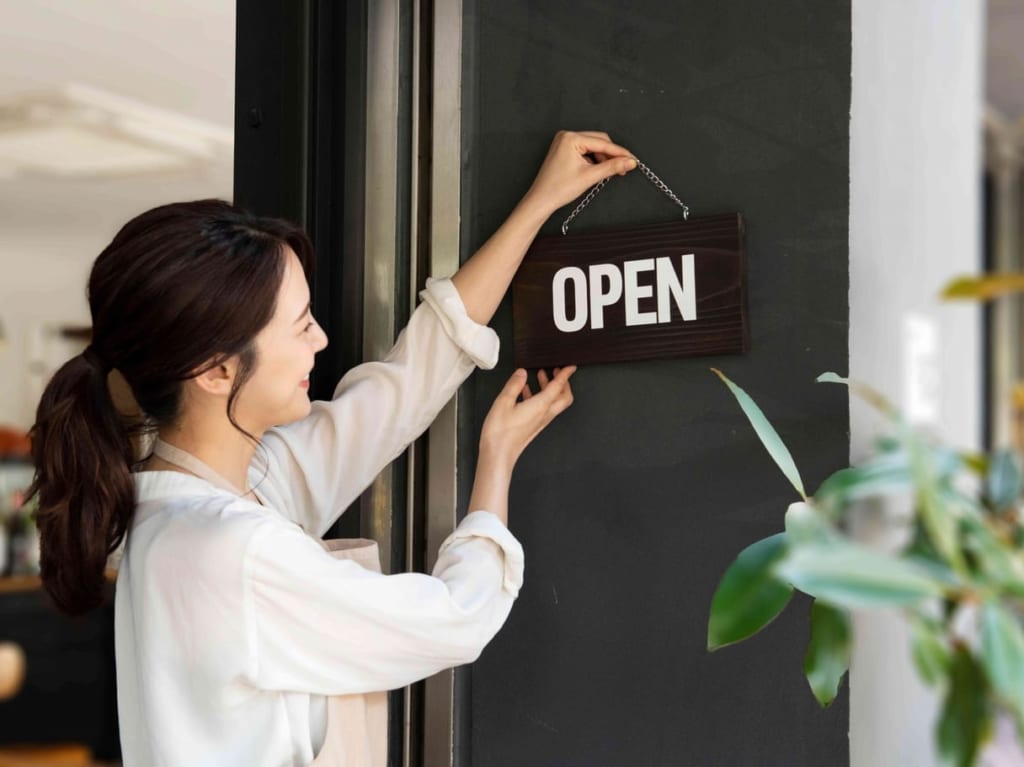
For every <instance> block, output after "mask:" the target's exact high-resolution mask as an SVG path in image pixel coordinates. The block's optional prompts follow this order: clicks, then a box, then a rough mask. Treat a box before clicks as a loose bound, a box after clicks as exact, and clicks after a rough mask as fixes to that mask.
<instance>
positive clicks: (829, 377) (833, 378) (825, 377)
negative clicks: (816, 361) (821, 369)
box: [814, 372, 850, 386]
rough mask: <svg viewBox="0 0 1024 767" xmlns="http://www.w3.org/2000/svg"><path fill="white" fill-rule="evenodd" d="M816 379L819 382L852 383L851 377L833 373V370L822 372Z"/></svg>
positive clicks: (847, 384)
mask: <svg viewBox="0 0 1024 767" xmlns="http://www.w3.org/2000/svg"><path fill="white" fill-rule="evenodd" d="M814 380H816V381H817V382H818V383H836V384H845V385H846V386H849V385H850V379H849V378H843V377H842V376H841V375H839V374H838V373H832V372H828V373H822V374H821V375H820V376H818V377H817V378H816V379H814Z"/></svg>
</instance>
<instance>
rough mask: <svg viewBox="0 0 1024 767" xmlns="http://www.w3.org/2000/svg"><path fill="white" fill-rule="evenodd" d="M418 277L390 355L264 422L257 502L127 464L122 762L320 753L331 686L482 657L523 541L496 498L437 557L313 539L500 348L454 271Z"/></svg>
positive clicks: (281, 758) (405, 678)
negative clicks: (385, 559)
mask: <svg viewBox="0 0 1024 767" xmlns="http://www.w3.org/2000/svg"><path fill="white" fill-rule="evenodd" d="M420 295H421V297H422V298H423V304H422V305H420V307H419V308H417V310H416V311H415V312H414V313H413V315H412V317H411V318H410V320H409V324H408V326H407V327H406V329H405V330H403V331H402V333H401V334H400V335H399V337H398V340H397V342H396V344H395V347H394V348H393V349H392V350H391V352H390V353H389V354H388V356H387V357H385V358H384V359H383V360H382V361H380V362H370V363H366V364H363V365H360V366H358V367H356V368H354V369H352V370H351V371H349V372H348V373H347V374H346V375H345V376H344V378H342V380H341V381H340V383H339V384H338V386H337V388H336V389H335V392H334V397H333V399H331V400H330V401H329V402H323V401H315V402H313V405H312V410H311V412H310V414H309V415H308V416H307V417H306V418H304V419H302V420H301V421H297V422H295V423H291V424H288V425H286V426H282V427H278V428H274V429H271V430H270V431H268V432H267V433H266V434H265V435H264V436H263V440H262V447H261V448H260V449H259V450H257V453H256V458H255V459H254V461H253V464H252V465H251V466H250V470H249V481H250V484H251V485H252V486H255V488H256V495H257V496H258V497H259V499H260V501H261V502H262V503H263V505H262V506H261V505H260V504H258V503H255V502H253V501H247V500H244V499H242V498H239V497H237V496H235V495H233V494H231V493H229V492H226V491H224V490H221V489H219V488H216V487H214V486H213V485H211V484H209V483H208V482H206V481H205V480H202V479H199V478H197V477H193V476H190V475H187V474H182V473H180V472H174V471H152V472H139V473H137V474H134V475H133V476H134V480H135V487H136V497H137V500H138V507H137V509H136V512H135V517H134V519H133V522H132V525H131V529H130V531H129V534H128V538H127V542H126V544H125V546H124V551H123V555H122V556H121V559H120V563H119V567H118V574H117V586H116V596H115V647H116V660H117V702H118V714H119V719H120V730H121V746H122V752H123V760H124V764H125V766H126V767H145V766H146V765H167V766H168V767H170V766H173V767H179V766H182V765H188V767H202V766H203V765H210V766H211V767H214V766H216V767H232V766H234V765H238V766H239V767H242V766H244V767H255V766H256V765H269V766H271V767H280V766H282V765H291V766H293V767H300V765H301V766H305V765H308V764H309V763H310V762H312V761H313V758H314V756H315V755H316V753H317V751H318V750H319V748H320V746H321V744H322V743H323V739H324V731H325V726H326V722H325V700H326V698H325V697H324V696H327V695H338V694H347V693H361V692H371V691H379V690H390V689H395V688H399V687H403V686H405V685H407V684H410V683H412V682H415V681H417V680H419V679H423V678H425V677H427V676H430V675H432V674H435V673H437V672H438V671H441V670H443V669H446V668H451V667H453V666H458V665H461V664H464V663H470V662H472V661H474V660H475V659H476V658H477V657H478V656H479V655H480V653H481V651H482V650H483V648H484V646H485V645H486V644H487V643H488V642H489V641H490V640H491V638H492V637H493V636H494V635H495V634H496V633H497V631H498V629H499V628H501V626H502V624H503V623H504V622H505V619H506V618H507V617H508V614H509V611H510V610H511V608H512V602H513V601H514V600H515V598H516V596H517V594H518V592H519V589H520V586H521V585H522V581H523V549H522V546H521V545H520V544H519V542H518V541H517V540H516V539H515V538H514V537H513V536H512V534H511V533H510V532H509V531H508V529H507V528H506V527H505V525H504V524H502V522H501V520H500V519H498V517H497V516H495V515H494V514H492V513H490V512H488V511H485V510H473V511H472V512H471V513H469V514H467V516H466V517H465V518H464V519H463V520H462V522H460V523H459V525H458V527H457V528H456V530H455V532H454V533H453V534H452V535H451V536H450V537H449V538H448V539H447V540H446V541H445V542H444V543H443V544H442V545H441V548H440V550H439V554H438V559H437V564H436V566H435V567H434V570H433V574H432V575H425V574H422V573H402V574H395V575H381V574H379V573H375V572H372V571H370V570H366V569H364V568H363V567H361V566H360V565H358V564H357V563H355V562H353V561H351V560H344V559H337V558H335V557H333V556H331V555H330V554H329V553H328V552H327V551H325V550H324V548H323V547H322V546H321V545H320V543H319V541H318V540H316V539H317V538H319V537H320V536H322V535H323V534H324V533H325V532H326V531H327V529H328V528H329V527H330V526H331V524H332V523H333V522H334V521H335V520H336V519H337V518H338V516H339V515H340V514H341V513H342V512H343V511H344V510H345V509H346V508H347V507H348V506H349V504H350V503H352V501H354V500H355V499H356V498H357V497H358V495H359V494H360V493H361V492H362V491H363V489H365V488H366V487H367V485H369V483H370V482H371V481H372V480H373V478H374V477H375V476H376V475H377V474H378V473H379V472H380V470H381V469H383V468H384V467H385V466H386V465H387V464H388V463H389V462H390V461H392V460H393V459H394V458H395V457H396V456H398V455H399V454H400V453H401V452H402V450H403V449H404V448H405V447H406V446H407V445H408V444H409V443H410V442H411V441H412V440H414V439H415V438H416V437H417V436H419V435H420V434H421V433H422V432H423V431H424V430H425V429H426V428H427V426H429V425H430V423H431V421H432V420H433V419H434V417H435V416H436V415H437V413H438V411H439V410H440V409H441V408H442V407H443V406H444V404H445V403H446V402H447V401H448V400H449V399H450V398H451V396H452V395H453V394H454V393H455V390H456V389H457V388H458V386H459V385H460V384H461V383H462V381H463V380H465V378H466V377H467V376H468V375H469V373H470V372H472V370H473V368H474V365H479V366H481V367H486V368H490V367H493V366H494V364H495V363H496V361H497V356H498V338H497V336H496V335H495V334H494V331H492V330H491V329H490V328H487V327H484V326H482V325H479V324H477V323H475V322H473V321H472V320H471V319H470V318H469V316H468V315H467V314H466V310H465V307H464V306H463V304H462V301H461V299H460V298H459V295H458V292H457V291H456V290H455V287H454V286H453V285H452V283H451V282H450V281H449V280H429V281H428V284H427V289H426V290H424V291H423V292H422V293H421V294H420ZM264 475H265V476H264Z"/></svg>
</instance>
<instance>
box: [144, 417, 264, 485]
mask: <svg viewBox="0 0 1024 767" xmlns="http://www.w3.org/2000/svg"><path fill="white" fill-rule="evenodd" d="M158 436H159V438H160V439H161V440H163V441H164V442H166V443H168V444H169V445H172V446H174V447H176V448H178V449H179V450H184V451H185V452H187V453H190V454H191V455H193V456H194V457H196V458H198V459H199V460H200V461H202V462H203V463H205V464H206V465H207V466H209V467H210V468H211V469H213V470H214V471H215V472H216V473H217V474H219V475H220V476H221V477H223V478H224V479H226V480H227V481H228V482H230V483H231V484H232V485H234V486H235V487H236V488H237V489H238V491H239V492H240V493H241V492H244V491H246V490H248V489H249V485H248V473H249V465H250V464H251V463H252V459H253V456H254V455H255V453H256V446H255V445H254V444H253V443H252V442H251V441H250V440H249V439H247V438H246V436H245V435H244V434H242V433H241V432H240V431H238V429H236V428H235V427H234V426H233V425H232V424H231V423H230V422H229V421H227V420H226V419H225V420H224V421H223V423H218V422H211V421H210V420H206V421H204V422H203V423H201V424H187V423H186V424H182V425H181V426H176V427H165V428H161V429H160V432H159V435H158ZM254 436H259V435H254ZM167 466H171V467H172V468H173V469H175V470H179V471H180V470H182V468H181V467H179V466H176V465H174V464H169V463H168V462H167V461H165V460H163V459H161V458H160V457H159V456H151V457H150V459H149V460H148V461H147V462H146V468H147V469H159V468H161V467H167ZM189 473H192V472H189Z"/></svg>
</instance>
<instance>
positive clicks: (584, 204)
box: [562, 160, 690, 234]
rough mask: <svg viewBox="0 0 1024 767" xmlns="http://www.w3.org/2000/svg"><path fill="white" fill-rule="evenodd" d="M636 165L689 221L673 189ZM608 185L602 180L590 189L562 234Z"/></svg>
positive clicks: (564, 232) (566, 222)
mask: <svg viewBox="0 0 1024 767" xmlns="http://www.w3.org/2000/svg"><path fill="white" fill-rule="evenodd" d="M636 165H637V167H638V168H639V169H640V171H641V172H642V173H643V174H644V175H645V176H647V178H648V179H649V180H650V182H651V183H652V184H654V185H655V186H656V187H658V189H660V190H661V191H662V192H664V193H665V194H666V195H667V196H668V198H669V199H670V200H672V202H674V203H675V204H676V205H678V206H679V207H680V208H682V209H683V219H684V220H685V219H688V218H689V217H690V209H689V208H688V207H687V206H686V204H685V203H684V202H683V201H682V200H680V199H679V198H678V197H676V193H675V192H673V191H672V190H671V189H669V188H668V186H666V185H665V182H664V181H662V180H661V179H660V178H658V177H657V176H655V175H654V171H652V170H651V169H650V168H648V167H647V166H646V165H644V164H643V163H642V162H640V161H639V160H637V161H636ZM609 178H610V177H609ZM607 183H608V179H607V178H606V179H602V180H601V181H599V182H598V183H596V184H594V186H592V187H591V188H590V191H589V192H587V194H586V196H585V197H584V198H583V199H582V200H580V202H579V204H578V205H577V206H576V207H575V208H573V211H572V213H570V214H569V217H568V218H567V219H565V221H563V222H562V234H567V233H568V232H567V231H566V230H567V229H568V228H569V224H570V222H572V220H573V219H574V218H576V216H578V215H579V213H580V211H581V210H583V209H584V208H585V207H587V206H588V205H589V204H590V202H591V201H592V200H593V199H594V198H595V197H597V193H598V192H600V191H601V190H602V189H604V185H605V184H607Z"/></svg>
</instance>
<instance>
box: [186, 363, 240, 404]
mask: <svg viewBox="0 0 1024 767" xmlns="http://www.w3.org/2000/svg"><path fill="white" fill-rule="evenodd" d="M203 367H205V365H204V366H203ZM199 369H200V370H202V369H203V368H202V367H200V368H199ZM237 369H238V358H237V357H231V358H229V359H227V360H224V361H223V362H220V363H218V364H216V365H214V366H213V367H211V368H210V369H209V370H205V371H203V372H202V373H200V374H199V375H197V376H194V377H193V378H192V381H193V382H195V385H196V386H198V387H199V390H200V391H202V392H205V393H207V394H212V395H214V396H218V397H227V396H228V395H229V394H230V393H231V386H232V384H234V382H235V373H236V371H237Z"/></svg>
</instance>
